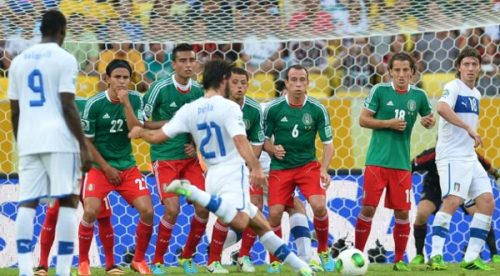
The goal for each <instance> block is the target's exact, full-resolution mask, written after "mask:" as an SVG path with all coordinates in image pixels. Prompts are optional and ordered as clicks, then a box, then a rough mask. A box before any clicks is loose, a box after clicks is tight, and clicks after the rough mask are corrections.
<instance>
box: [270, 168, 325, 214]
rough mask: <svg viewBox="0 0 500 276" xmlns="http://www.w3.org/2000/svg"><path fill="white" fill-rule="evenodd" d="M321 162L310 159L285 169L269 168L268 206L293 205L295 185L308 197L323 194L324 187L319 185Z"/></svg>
mask: <svg viewBox="0 0 500 276" xmlns="http://www.w3.org/2000/svg"><path fill="white" fill-rule="evenodd" d="M320 169H321V164H320V163H319V162H318V161H312V162H310V163H307V164H305V165H303V166H300V167H297V168H292V169H285V170H271V172H270V173H269V178H268V183H269V196H268V202H269V206H273V205H286V206H289V207H293V206H294V202H293V195H294V190H295V187H296V186H299V189H300V191H301V192H302V194H303V195H304V196H305V197H306V198H307V199H308V198H309V197H310V196H313V195H323V196H324V195H325V189H323V188H322V187H321V177H320V176H321V172H320Z"/></svg>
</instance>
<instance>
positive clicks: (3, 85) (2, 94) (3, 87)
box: [0, 78, 9, 100]
mask: <svg viewBox="0 0 500 276" xmlns="http://www.w3.org/2000/svg"><path fill="white" fill-rule="evenodd" d="M8 86H9V79H7V78H0V100H1V99H6V98H7V87H8Z"/></svg>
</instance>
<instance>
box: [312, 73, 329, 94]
mask: <svg viewBox="0 0 500 276" xmlns="http://www.w3.org/2000/svg"><path fill="white" fill-rule="evenodd" d="M330 91H331V89H330V80H329V79H328V76H327V75H324V74H309V88H308V89H307V94H308V95H310V96H312V97H315V98H327V97H330V94H331V93H330Z"/></svg>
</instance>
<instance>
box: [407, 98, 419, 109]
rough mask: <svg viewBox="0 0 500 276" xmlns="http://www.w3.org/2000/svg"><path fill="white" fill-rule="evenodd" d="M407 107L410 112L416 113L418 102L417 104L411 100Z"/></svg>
mask: <svg viewBox="0 0 500 276" xmlns="http://www.w3.org/2000/svg"><path fill="white" fill-rule="evenodd" d="M407 107H408V110H410V111H415V110H416V109H417V102H415V100H409V101H408V106H407Z"/></svg>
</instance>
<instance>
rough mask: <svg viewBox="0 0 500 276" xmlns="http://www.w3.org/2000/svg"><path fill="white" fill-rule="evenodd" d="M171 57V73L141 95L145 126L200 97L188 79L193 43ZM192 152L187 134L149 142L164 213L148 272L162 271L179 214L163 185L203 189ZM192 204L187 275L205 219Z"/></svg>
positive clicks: (151, 126)
mask: <svg viewBox="0 0 500 276" xmlns="http://www.w3.org/2000/svg"><path fill="white" fill-rule="evenodd" d="M172 59H173V62H172V66H173V68H174V71H175V73H174V74H172V75H170V76H168V77H166V78H164V79H162V80H159V81H156V82H155V83H153V84H152V85H151V88H150V89H149V91H148V92H147V93H146V95H145V96H144V102H145V108H144V109H145V111H146V116H147V117H150V118H151V119H152V120H151V121H146V122H145V123H144V125H145V127H146V128H148V129H159V128H161V127H162V126H163V125H164V124H165V123H166V122H168V120H170V119H172V117H173V116H174V114H175V113H176V112H177V110H179V109H180V108H181V107H182V106H183V105H184V104H186V103H189V102H192V101H194V100H196V99H198V98H200V97H203V89H202V88H201V86H200V85H199V84H198V83H197V82H195V81H193V80H192V79H191V77H192V76H193V74H194V71H193V69H194V66H195V63H196V55H195V53H194V51H193V46H191V45H189V44H179V45H177V46H176V47H175V48H174V49H173V51H172ZM194 153H195V149H194V146H192V141H191V138H190V136H189V134H182V135H178V136H177V137H175V138H173V139H171V140H168V141H167V142H165V143H161V144H158V145H151V160H152V161H153V172H154V175H155V177H156V182H157V183H156V184H157V187H158V193H159V195H160V199H161V202H162V204H163V205H164V206H165V212H164V214H163V217H162V218H161V219H160V224H159V225H158V239H157V241H156V250H155V255H154V258H153V262H152V263H153V266H152V271H153V273H155V274H164V273H165V268H164V267H163V263H164V259H163V258H164V256H165V252H166V251H167V248H168V244H169V242H170V237H171V236H172V230H173V229H174V225H175V222H176V221H177V216H178V215H179V196H178V195H176V194H175V193H167V192H166V191H165V189H166V187H167V186H168V184H170V182H172V181H173V180H174V179H188V180H189V181H190V182H191V183H193V185H196V186H197V187H198V188H200V189H202V190H205V177H204V176H203V170H202V169H201V167H200V163H199V161H198V159H197V158H196V154H194ZM194 207H195V215H194V216H193V218H192V220H191V224H190V225H191V228H190V231H189V236H188V239H187V241H186V244H185V245H184V248H183V251H182V254H181V257H180V260H179V264H180V265H181V266H182V268H183V269H184V272H185V273H187V274H192V273H196V272H197V269H196V266H195V265H194V263H193V261H192V255H193V254H194V252H195V251H196V246H197V245H198V243H199V241H200V239H201V237H202V236H203V233H205V228H206V226H207V222H208V211H207V210H206V209H205V208H203V207H202V206H200V205H198V204H196V203H195V204H194Z"/></svg>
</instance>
